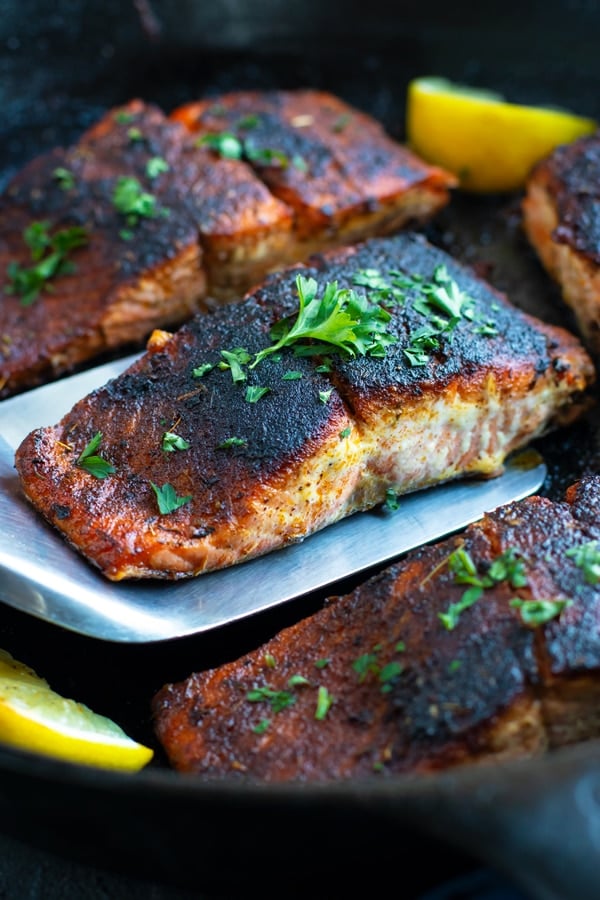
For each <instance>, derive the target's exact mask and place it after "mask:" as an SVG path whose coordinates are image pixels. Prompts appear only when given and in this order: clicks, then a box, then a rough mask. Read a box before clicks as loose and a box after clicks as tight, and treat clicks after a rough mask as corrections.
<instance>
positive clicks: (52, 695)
mask: <svg viewBox="0 0 600 900" xmlns="http://www.w3.org/2000/svg"><path fill="white" fill-rule="evenodd" d="M0 741H2V742H3V743H4V744H8V745H10V746H12V747H18V748H20V749H22V750H28V751H30V752H33V753H41V754H43V755H45V756H52V757H55V758H59V759H63V760H67V761H69V762H73V763H80V764H81V765H88V766H97V767H100V768H105V769H118V770H121V771H127V772H135V771H138V770H139V769H141V768H143V767H144V766H145V765H146V764H147V763H148V762H150V760H151V759H152V756H153V751H152V750H151V749H150V748H149V747H145V746H144V745H143V744H138V743H137V742H136V741H134V740H132V739H131V738H129V737H128V736H127V735H126V734H125V732H124V731H123V730H122V729H121V728H120V727H119V726H118V725H117V724H116V723H115V722H113V721H112V720H111V719H108V718H106V717H105V716H101V715H98V714H97V713H94V712H92V710H91V709H89V708H88V707H87V706H84V704H82V703H77V702H76V701H75V700H68V699H66V698H65V697H62V696H60V694H57V693H56V692H55V691H53V690H52V689H51V688H50V686H49V684H48V682H47V681H46V680H45V679H43V678H40V677H39V676H38V675H37V674H36V673H35V672H34V671H33V669H30V668H29V666H26V665H25V664H24V663H21V662H18V660H16V659H14V658H13V657H12V656H11V655H10V653H7V652H6V650H0Z"/></svg>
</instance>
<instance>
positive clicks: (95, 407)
mask: <svg viewBox="0 0 600 900" xmlns="http://www.w3.org/2000/svg"><path fill="white" fill-rule="evenodd" d="M311 279H312V281H311ZM311 285H312V288H311ZM328 286H329V287H328ZM301 289H302V291H301ZM311 289H312V291H313V293H314V295H315V297H314V303H313V304H312V306H311V305H310V304H309V303H308V301H307V300H306V297H305V298H304V304H303V306H302V308H303V310H304V312H303V315H304V317H305V318H306V317H307V316H308V312H307V310H310V321H311V323H313V324H314V323H315V322H317V321H318V319H319V316H320V315H322V311H323V310H324V309H328V308H329V307H328V302H329V301H327V296H328V293H329V296H330V298H331V294H332V293H333V294H334V297H337V298H338V301H336V302H339V303H341V304H342V305H341V306H339V307H335V304H334V307H333V308H337V309H338V310H339V311H340V312H341V314H342V325H343V326H344V327H346V325H347V320H346V319H344V316H348V315H350V313H349V311H348V310H349V309H350V307H348V306H344V302H345V300H348V299H349V298H350V299H352V301H353V302H354V303H355V304H357V305H358V306H360V305H361V304H362V308H363V309H366V310H367V311H368V312H369V315H370V317H371V322H372V323H376V327H377V328H379V329H381V330H380V331H379V332H377V335H378V341H375V340H374V339H373V347H374V349H373V351H372V352H371V351H370V350H369V348H368V346H367V345H368V344H369V341H370V340H371V337H369V336H368V335H367V334H366V333H361V331H360V329H361V327H362V326H361V323H362V322H367V321H368V320H369V317H368V316H366V315H365V316H364V317H361V315H358V318H356V319H355V320H354V321H355V325H354V332H353V333H356V335H358V337H360V340H361V341H362V350H361V351H360V352H359V349H357V347H358V343H354V344H351V346H350V350H351V351H352V352H353V353H354V356H351V355H350V351H346V350H344V349H343V348H338V347H336V346H335V345H332V344H331V343H329V344H327V343H323V342H317V343H316V346H315V343H314V340H313V341H312V342H311V341H304V342H303V341H297V342H294V341H291V342H290V343H288V344H285V342H284V344H283V345H282V346H281V348H280V350H279V352H277V353H275V352H271V351H272V349H273V348H274V346H275V345H274V344H273V341H274V340H276V339H277V336H278V335H281V333H282V330H283V332H284V333H285V332H286V329H287V334H288V335H289V334H290V328H291V327H292V323H293V322H294V319H296V321H297V319H298V313H299V310H300V307H301V292H304V293H305V294H306V293H310V291H311ZM428 297H429V299H427V298H428ZM436 298H437V300H436ZM436 303H437V305H436ZM440 304H441V305H440ZM330 306H331V304H330ZM443 309H445V312H443V311H442V310H443ZM325 321H326V326H327V327H328V328H329V327H330V322H331V321H332V319H331V316H326V317H325ZM366 327H367V326H366V325H365V329H366ZM374 327H375V325H374ZM312 333H313V334H314V332H312ZM374 333H375V332H373V334H374ZM361 334H362V336H361ZM371 336H372V335H371ZM317 351H318V354H317V355H311V354H312V353H313V352H317ZM258 354H261V355H262V358H261V357H260V356H258ZM593 380H594V369H593V366H592V363H591V360H590V359H589V357H588V355H587V354H586V352H585V351H584V350H583V348H582V347H581V345H580V344H579V342H578V341H577V340H576V339H575V338H574V337H573V336H571V335H570V334H568V333H567V332H566V331H564V330H562V329H560V328H556V327H554V326H550V325H547V324H543V323H542V322H539V321H537V320H536V319H534V318H532V317H531V316H529V315H526V314H524V313H523V312H520V311H519V310H517V309H516V308H514V307H513V306H511V305H510V303H509V302H508V301H507V300H506V299H505V298H504V297H503V296H501V295H500V294H498V293H497V292H496V291H494V290H492V289H491V288H490V287H489V285H487V284H486V283H485V282H484V281H482V280H481V279H479V278H477V277H476V276H475V275H474V274H473V273H472V272H471V271H470V270H469V269H467V268H466V267H464V266H461V265H459V264H458V263H457V262H455V261H454V260H453V259H452V258H451V257H450V256H448V255H447V254H446V253H444V252H442V251H441V250H439V249H437V248H435V247H433V246H432V245H431V244H429V243H428V242H427V241H426V240H425V239H424V238H423V237H422V236H420V235H415V234H412V233H403V234H400V235H397V236H395V237H391V238H373V239H371V240H370V241H367V242H364V243H362V244H359V245H356V246H354V247H349V248H343V249H338V250H331V251H328V252H327V253H326V254H321V255H317V256H315V257H313V258H312V260H311V262H310V264H309V263H306V264H300V265H298V266H295V267H290V268H288V269H286V270H284V271H282V272H280V273H277V274H273V275H271V276H269V278H268V279H267V280H266V282H265V283H264V285H263V286H262V287H260V288H259V289H257V290H255V291H254V292H252V293H251V294H249V295H248V297H247V298H245V299H244V300H243V301H240V302H238V303H237V304H233V305H231V306H229V307H223V308H220V309H217V310H215V311H214V312H212V313H210V314H207V315H204V316H196V317H195V318H194V319H193V320H192V321H191V322H189V323H188V324H186V325H184V326H182V328H180V329H179V330H178V331H177V332H176V333H175V334H174V335H170V334H168V333H164V332H160V333H157V334H155V335H154V337H153V338H152V339H151V341H150V344H149V349H148V351H147V353H146V354H145V355H144V356H143V357H141V358H140V359H139V360H138V361H136V362H135V363H134V364H133V366H132V367H131V368H129V369H128V370H127V371H126V372H125V373H124V374H122V375H121V376H119V377H118V378H116V379H114V380H112V381H110V382H109V383H108V384H107V385H105V386H104V387H102V388H100V389H98V390H96V391H94V392H93V393H92V394H90V395H88V396H87V397H85V398H83V399H82V400H81V401H80V402H79V403H77V404H76V405H75V406H74V408H73V409H72V410H71V411H70V412H69V413H68V414H67V415H66V416H65V417H64V418H63V419H62V420H61V421H60V422H59V423H58V424H57V425H56V426H54V427H48V428H40V429H37V430H35V431H33V432H32V433H31V434H30V435H28V436H27V437H26V438H25V440H24V441H23V443H22V444H21V446H20V447H19V448H18V450H17V453H16V467H17V471H18V473H19V476H20V478H21V482H22V486H23V490H24V492H25V494H26V496H27V497H28V498H29V500H30V501H31V502H32V503H33V505H34V506H35V507H36V508H37V509H38V510H39V511H40V513H42V514H43V515H44V516H45V517H46V518H47V519H48V520H49V521H50V522H51V523H52V524H53V525H54V526H55V527H56V528H58V529H59V530H60V532H62V534H63V535H64V536H65V538H66V539H67V540H68V541H69V542H71V543H72V544H73V545H74V546H75V547H76V548H77V549H78V550H79V551H80V552H81V553H82V554H83V555H84V556H85V557H87V559H89V560H90V561H91V562H93V563H94V564H95V565H96V566H98V567H99V568H100V569H101V571H102V572H103V573H104V574H105V575H106V576H107V577H108V578H110V579H114V580H119V579H122V578H136V577H153V578H179V577H189V576H194V575H198V574H200V573H202V572H207V571H211V570H215V569H220V568H223V567H225V566H230V565H233V564H236V563H240V562H242V561H243V560H246V559H250V558H252V557H256V556H259V555H261V554H264V553H268V552H270V551H272V550H275V549H277V548H280V547H283V546H285V545H286V544H289V543H291V542H296V541H301V540H303V539H304V538H305V537H307V536H308V535H309V534H311V533H313V532H315V531H317V530H319V529H321V528H323V527H325V526H327V525H329V524H331V523H333V522H335V521H337V520H339V519H341V518H342V517H344V516H347V515H350V514H351V513H353V512H356V511H358V510H364V509H368V508H371V507H373V506H375V505H377V504H380V503H382V502H384V501H385V500H386V498H388V496H389V493H390V492H392V493H397V494H402V493H406V492H409V491H414V490H418V489H420V488H423V487H426V486H428V485H431V484H434V483H438V482H442V481H448V480H450V479H454V478H457V477H462V476H467V475H472V476H476V475H484V476H493V475H496V474H498V473H499V472H501V470H502V465H503V462H504V460H505V458H506V456H507V455H508V454H509V453H510V452H511V451H513V450H515V449H517V448H520V447H522V446H523V445H525V444H526V443H527V442H529V441H530V440H532V439H533V438H535V437H537V436H539V435H541V434H542V433H544V432H546V431H547V430H549V429H550V428H552V427H555V426H558V425H562V424H566V423H568V422H570V421H572V420H573V419H574V418H575V417H576V416H578V415H579V414H580V413H581V412H582V411H583V410H584V409H585V408H586V403H587V402H588V401H587V400H586V391H587V389H588V388H589V387H590V385H591V384H592V382H593ZM99 435H101V439H100V438H99V437H98V436H99ZM166 435H171V436H170V437H167V436H166ZM100 440H101V443H98V441H100ZM182 442H183V443H182ZM90 444H91V445H92V448H91V449H90ZM92 449H93V450H94V453H93V454H92V455H94V456H97V455H100V456H101V458H102V459H103V460H104V464H103V465H104V467H106V466H107V465H108V466H109V467H110V472H104V473H103V474H104V475H105V476H106V477H97V473H94V472H90V471H88V470H87V467H86V465H84V464H83V463H84V461H85V456H86V455H89V454H90V453H92ZM82 454H83V457H82ZM161 498H162V501H161ZM168 498H170V501H169V502H168V503H167V502H166V500H167V499H168ZM165 507H168V508H167V509H165Z"/></svg>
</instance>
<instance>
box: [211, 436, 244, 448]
mask: <svg viewBox="0 0 600 900" xmlns="http://www.w3.org/2000/svg"><path fill="white" fill-rule="evenodd" d="M247 443H248V441H247V440H246V438H239V437H228V438H225V440H224V441H221V443H220V444H218V445H217V450H229V449H231V447H245V446H246V444H247Z"/></svg>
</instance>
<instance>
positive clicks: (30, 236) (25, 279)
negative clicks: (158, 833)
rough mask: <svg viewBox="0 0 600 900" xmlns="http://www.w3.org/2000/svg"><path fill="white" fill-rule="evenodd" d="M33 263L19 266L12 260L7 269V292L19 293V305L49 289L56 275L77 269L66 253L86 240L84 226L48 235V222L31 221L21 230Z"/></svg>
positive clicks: (30, 300) (30, 302) (26, 303)
mask: <svg viewBox="0 0 600 900" xmlns="http://www.w3.org/2000/svg"><path fill="white" fill-rule="evenodd" d="M23 240H24V242H25V243H26V244H27V246H28V247H29V250H30V253H31V260H32V263H33V265H31V266H21V265H20V264H19V263H17V262H14V261H13V262H11V263H9V265H8V268H7V275H8V284H7V285H6V286H5V291H6V293H7V294H18V295H19V296H20V298H21V301H20V302H21V305H22V306H30V305H31V304H32V303H33V302H34V300H36V299H37V297H38V295H39V294H40V292H41V291H42V290H47V291H51V290H52V285H51V284H50V283H49V282H50V281H51V280H52V279H53V278H56V277H58V276H59V275H68V274H71V273H72V272H75V271H76V268H75V265H74V264H73V262H72V261H71V260H70V259H68V255H69V253H71V251H72V250H76V249H77V248H78V247H82V246H84V245H85V244H87V242H88V236H87V233H86V231H85V229H84V228H81V227H79V226H77V225H75V226H73V227H72V228H63V229H61V230H60V231H56V232H55V233H54V234H50V223H49V222H32V223H31V225H29V226H28V227H27V228H26V229H25V230H24V232H23Z"/></svg>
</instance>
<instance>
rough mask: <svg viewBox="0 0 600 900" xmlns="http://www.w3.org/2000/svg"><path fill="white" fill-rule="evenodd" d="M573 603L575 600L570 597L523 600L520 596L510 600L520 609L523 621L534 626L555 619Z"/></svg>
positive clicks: (512, 604)
mask: <svg viewBox="0 0 600 900" xmlns="http://www.w3.org/2000/svg"><path fill="white" fill-rule="evenodd" d="M572 603H573V601H572V600H569V599H558V600H522V599H521V598H520V597H513V599H512V600H511V601H510V605H511V606H513V607H515V608H516V609H518V610H519V611H520V613H521V618H522V620H523V622H525V624H526V625H532V626H533V627H534V628H535V627H537V626H538V625H544V624H545V623H546V622H549V621H550V620H551V619H555V618H556V617H557V616H559V615H560V614H561V612H562V611H563V609H565V608H566V607H567V606H571V605H572Z"/></svg>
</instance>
